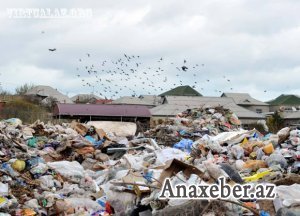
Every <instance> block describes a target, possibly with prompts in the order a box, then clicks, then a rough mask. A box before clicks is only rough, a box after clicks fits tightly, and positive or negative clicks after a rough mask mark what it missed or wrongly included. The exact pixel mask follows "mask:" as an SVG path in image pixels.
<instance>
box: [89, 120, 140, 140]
mask: <svg viewBox="0 0 300 216" xmlns="http://www.w3.org/2000/svg"><path fill="white" fill-rule="evenodd" d="M87 125H92V126H94V127H95V128H98V129H102V130H104V131H105V132H106V133H108V132H110V133H114V134H115V135H116V136H120V137H124V136H134V135H135V133H136V130H137V126H136V124H135V123H133V122H115V121H90V122H88V123H87Z"/></svg>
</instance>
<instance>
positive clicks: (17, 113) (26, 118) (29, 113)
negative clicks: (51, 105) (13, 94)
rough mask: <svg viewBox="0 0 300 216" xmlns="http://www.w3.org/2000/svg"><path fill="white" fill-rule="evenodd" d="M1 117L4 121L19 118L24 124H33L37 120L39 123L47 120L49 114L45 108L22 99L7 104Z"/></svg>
mask: <svg viewBox="0 0 300 216" xmlns="http://www.w3.org/2000/svg"><path fill="white" fill-rule="evenodd" d="M2 117H3V118H5V119H7V118H19V119H21V120H22V121H23V122H24V123H33V122H35V121H36V120H37V119H40V120H41V121H47V120H49V114H48V113H47V111H46V109H45V108H43V107H41V106H38V105H36V104H33V103H31V102H29V101H26V100H24V99H16V100H13V101H10V102H8V103H7V104H6V105H5V106H4V108H3V110H2Z"/></svg>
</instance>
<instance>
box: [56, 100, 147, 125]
mask: <svg viewBox="0 0 300 216" xmlns="http://www.w3.org/2000/svg"><path fill="white" fill-rule="evenodd" d="M53 117H54V118H56V119H58V120H77V121H80V122H87V121H121V122H139V123H140V124H141V125H143V127H144V128H148V127H149V126H150V117H151V113H150V111H149V109H148V108H147V107H146V106H139V105H117V104H56V105H55V107H54V109H53Z"/></svg>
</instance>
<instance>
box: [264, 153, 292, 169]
mask: <svg viewBox="0 0 300 216" xmlns="http://www.w3.org/2000/svg"><path fill="white" fill-rule="evenodd" d="M266 162H267V164H268V166H269V167H271V166H274V165H278V164H279V165H280V166H281V168H286V167H287V165H288V164H287V161H286V159H285V158H284V157H283V155H282V154H280V153H278V152H274V153H273V154H271V155H270V157H268V158H267V160H266Z"/></svg>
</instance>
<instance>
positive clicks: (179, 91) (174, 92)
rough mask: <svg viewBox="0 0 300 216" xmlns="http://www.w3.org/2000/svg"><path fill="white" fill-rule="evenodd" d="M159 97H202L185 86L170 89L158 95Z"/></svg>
mask: <svg viewBox="0 0 300 216" xmlns="http://www.w3.org/2000/svg"><path fill="white" fill-rule="evenodd" d="M159 96H200V97H201V96H202V95H201V94H200V93H199V92H197V91H196V90H195V89H193V88H192V87H190V86H188V85H186V86H178V87H176V88H174V89H171V90H169V91H167V92H164V93H162V94H160V95H159Z"/></svg>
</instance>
